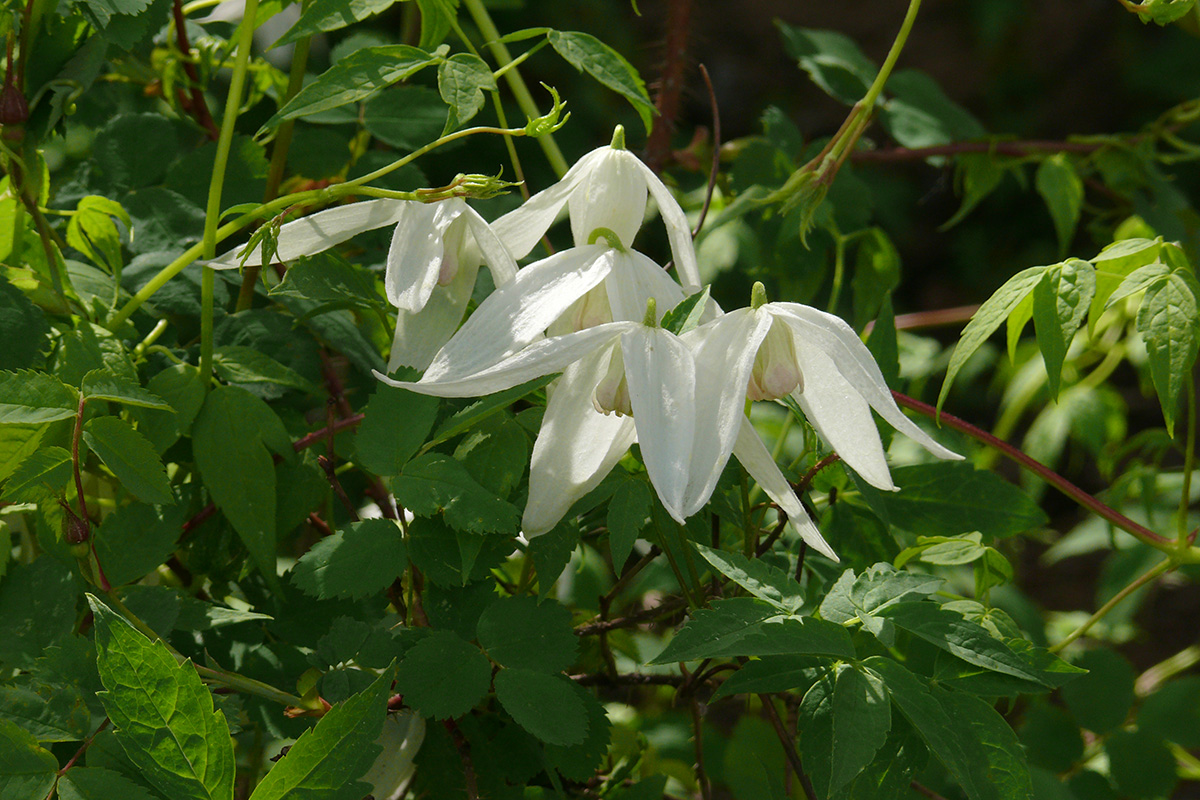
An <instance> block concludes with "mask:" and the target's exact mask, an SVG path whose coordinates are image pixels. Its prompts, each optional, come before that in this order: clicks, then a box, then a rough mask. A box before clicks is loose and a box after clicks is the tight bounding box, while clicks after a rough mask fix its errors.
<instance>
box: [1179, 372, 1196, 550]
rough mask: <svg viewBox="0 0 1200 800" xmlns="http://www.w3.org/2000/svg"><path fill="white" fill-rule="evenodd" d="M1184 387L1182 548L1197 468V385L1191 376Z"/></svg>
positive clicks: (1181, 493)
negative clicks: (1185, 399) (1185, 400)
mask: <svg viewBox="0 0 1200 800" xmlns="http://www.w3.org/2000/svg"><path fill="white" fill-rule="evenodd" d="M1184 387H1185V388H1184V391H1185V396H1186V397H1187V420H1186V424H1187V445H1186V446H1185V449H1184V451H1183V488H1182V489H1181V490H1180V493H1179V522H1178V524H1179V533H1178V535H1177V541H1178V542H1179V546H1180V547H1187V546H1188V507H1189V506H1191V504H1192V470H1194V469H1195V466H1196V383H1195V381H1194V380H1193V379H1192V376H1191V375H1190V374H1189V375H1188V376H1187V380H1186V381H1184Z"/></svg>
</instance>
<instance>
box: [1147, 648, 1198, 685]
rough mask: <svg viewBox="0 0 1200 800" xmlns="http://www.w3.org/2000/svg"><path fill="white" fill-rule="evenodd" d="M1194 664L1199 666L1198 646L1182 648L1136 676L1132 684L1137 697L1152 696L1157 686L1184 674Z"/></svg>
mask: <svg viewBox="0 0 1200 800" xmlns="http://www.w3.org/2000/svg"><path fill="white" fill-rule="evenodd" d="M1196 664H1200V645H1196V644H1193V645H1190V646H1188V647H1185V648H1183V649H1182V650H1180V651H1179V652H1178V653H1176V654H1175V655H1173V656H1170V657H1168V658H1164V659H1163V660H1162V661H1160V662H1158V663H1157V664H1155V665H1154V666H1152V667H1150V668H1149V669H1147V670H1146V671H1145V672H1143V673H1142V674H1141V675H1139V676H1138V679H1137V681H1135V683H1134V687H1135V688H1136V690H1137V694H1138V696H1139V697H1146V696H1147V695H1150V694H1153V693H1154V691H1155V690H1156V689H1158V687H1159V686H1162V685H1163V684H1164V683H1166V682H1167V681H1168V680H1170V679H1171V678H1173V677H1175V676H1176V675H1178V674H1179V673H1181V672H1186V671H1187V670H1189V669H1191V668H1192V667H1194V666H1196Z"/></svg>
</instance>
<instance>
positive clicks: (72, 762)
mask: <svg viewBox="0 0 1200 800" xmlns="http://www.w3.org/2000/svg"><path fill="white" fill-rule="evenodd" d="M108 723H109V719H108V717H105V718H104V721H103V722H101V723H100V725H99V727H97V728H96V730H95V731H93V732H92V735H91V736H89V737H87V738H86V739H84V740H83V744H81V745H79V749H78V750H76V751H75V755H73V756H71V760H70V761H68V762H67V763H66V764H63V767H62V769H60V770H59V771H58V774H59V775H66V774H67V770H69V769H70V768H71V767H73V766H75V762H76V761H78V760H79V757H80V756H81V755H83V754H84V753H86V752H87V749H88V748H89V747H91V746H92V740H93V739H95V738H96V737H97V736H98V735H99V734H100V731H102V730H104V729H105V728H107V727H108Z"/></svg>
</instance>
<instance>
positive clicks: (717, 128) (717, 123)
mask: <svg viewBox="0 0 1200 800" xmlns="http://www.w3.org/2000/svg"><path fill="white" fill-rule="evenodd" d="M700 75H701V77H703V78H704V86H705V88H706V89H708V104H709V106H711V107H712V122H713V140H712V164H711V165H710V166H709V169H708V186H706V187H705V189H704V205H703V206H701V207H700V219H698V220H696V227H694V228H692V238H693V239H695V238H696V235H697V234H699V233H700V229H701V228H703V227H704V218H705V217H707V216H708V208H709V206H711V205H712V197H713V190H714V189H716V188H717V174H718V173H719V172H720V170H721V110H720V108H718V107H717V93H716V91H714V90H713V85H712V78H710V77H708V69H707V68H705V66H704V65H703V64H701V65H700Z"/></svg>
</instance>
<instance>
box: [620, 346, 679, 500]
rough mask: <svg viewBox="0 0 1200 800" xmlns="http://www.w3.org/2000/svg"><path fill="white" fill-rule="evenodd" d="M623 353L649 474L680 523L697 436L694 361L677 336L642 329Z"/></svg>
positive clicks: (634, 413) (639, 439) (632, 403)
mask: <svg viewBox="0 0 1200 800" xmlns="http://www.w3.org/2000/svg"><path fill="white" fill-rule="evenodd" d="M613 324H614V325H616V324H619V323H613ZM621 354H622V355H623V356H624V358H625V378H626V380H627V381H628V382H629V400H630V403H631V405H632V407H633V419H634V423H635V425H636V426H637V435H638V442H639V443H640V444H641V446H642V460H643V461H645V463H646V472H647V473H649V475H650V482H651V483H653V484H654V488H655V490H656V491H657V492H658V497H659V499H660V500H662V503H663V506H664V507H665V508H666V509H667V511H668V512H669V513H670V514H671V516H672V517H674V518H675V520H676V521H677V522H680V523H682V522H683V521H684V519H685V518H686V515H685V514H684V513H683V502H684V493H685V491H686V490H687V477H688V465H689V463H690V462H691V458H692V440H693V438H694V437H695V436H696V420H695V409H694V406H693V404H694V399H695V395H696V366H695V361H694V360H693V358H692V354H691V351H689V350H688V348H687V345H685V344H684V343H683V342H682V341H681V340H680V339H679V337H677V336H675V335H674V334H673V333H669V332H667V331H665V330H663V329H662V328H647V327H645V326H644V325H637V326H636V327H633V328H631V329H629V330H628V331H626V332H625V333H624V334H623V335H622V336H621Z"/></svg>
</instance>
